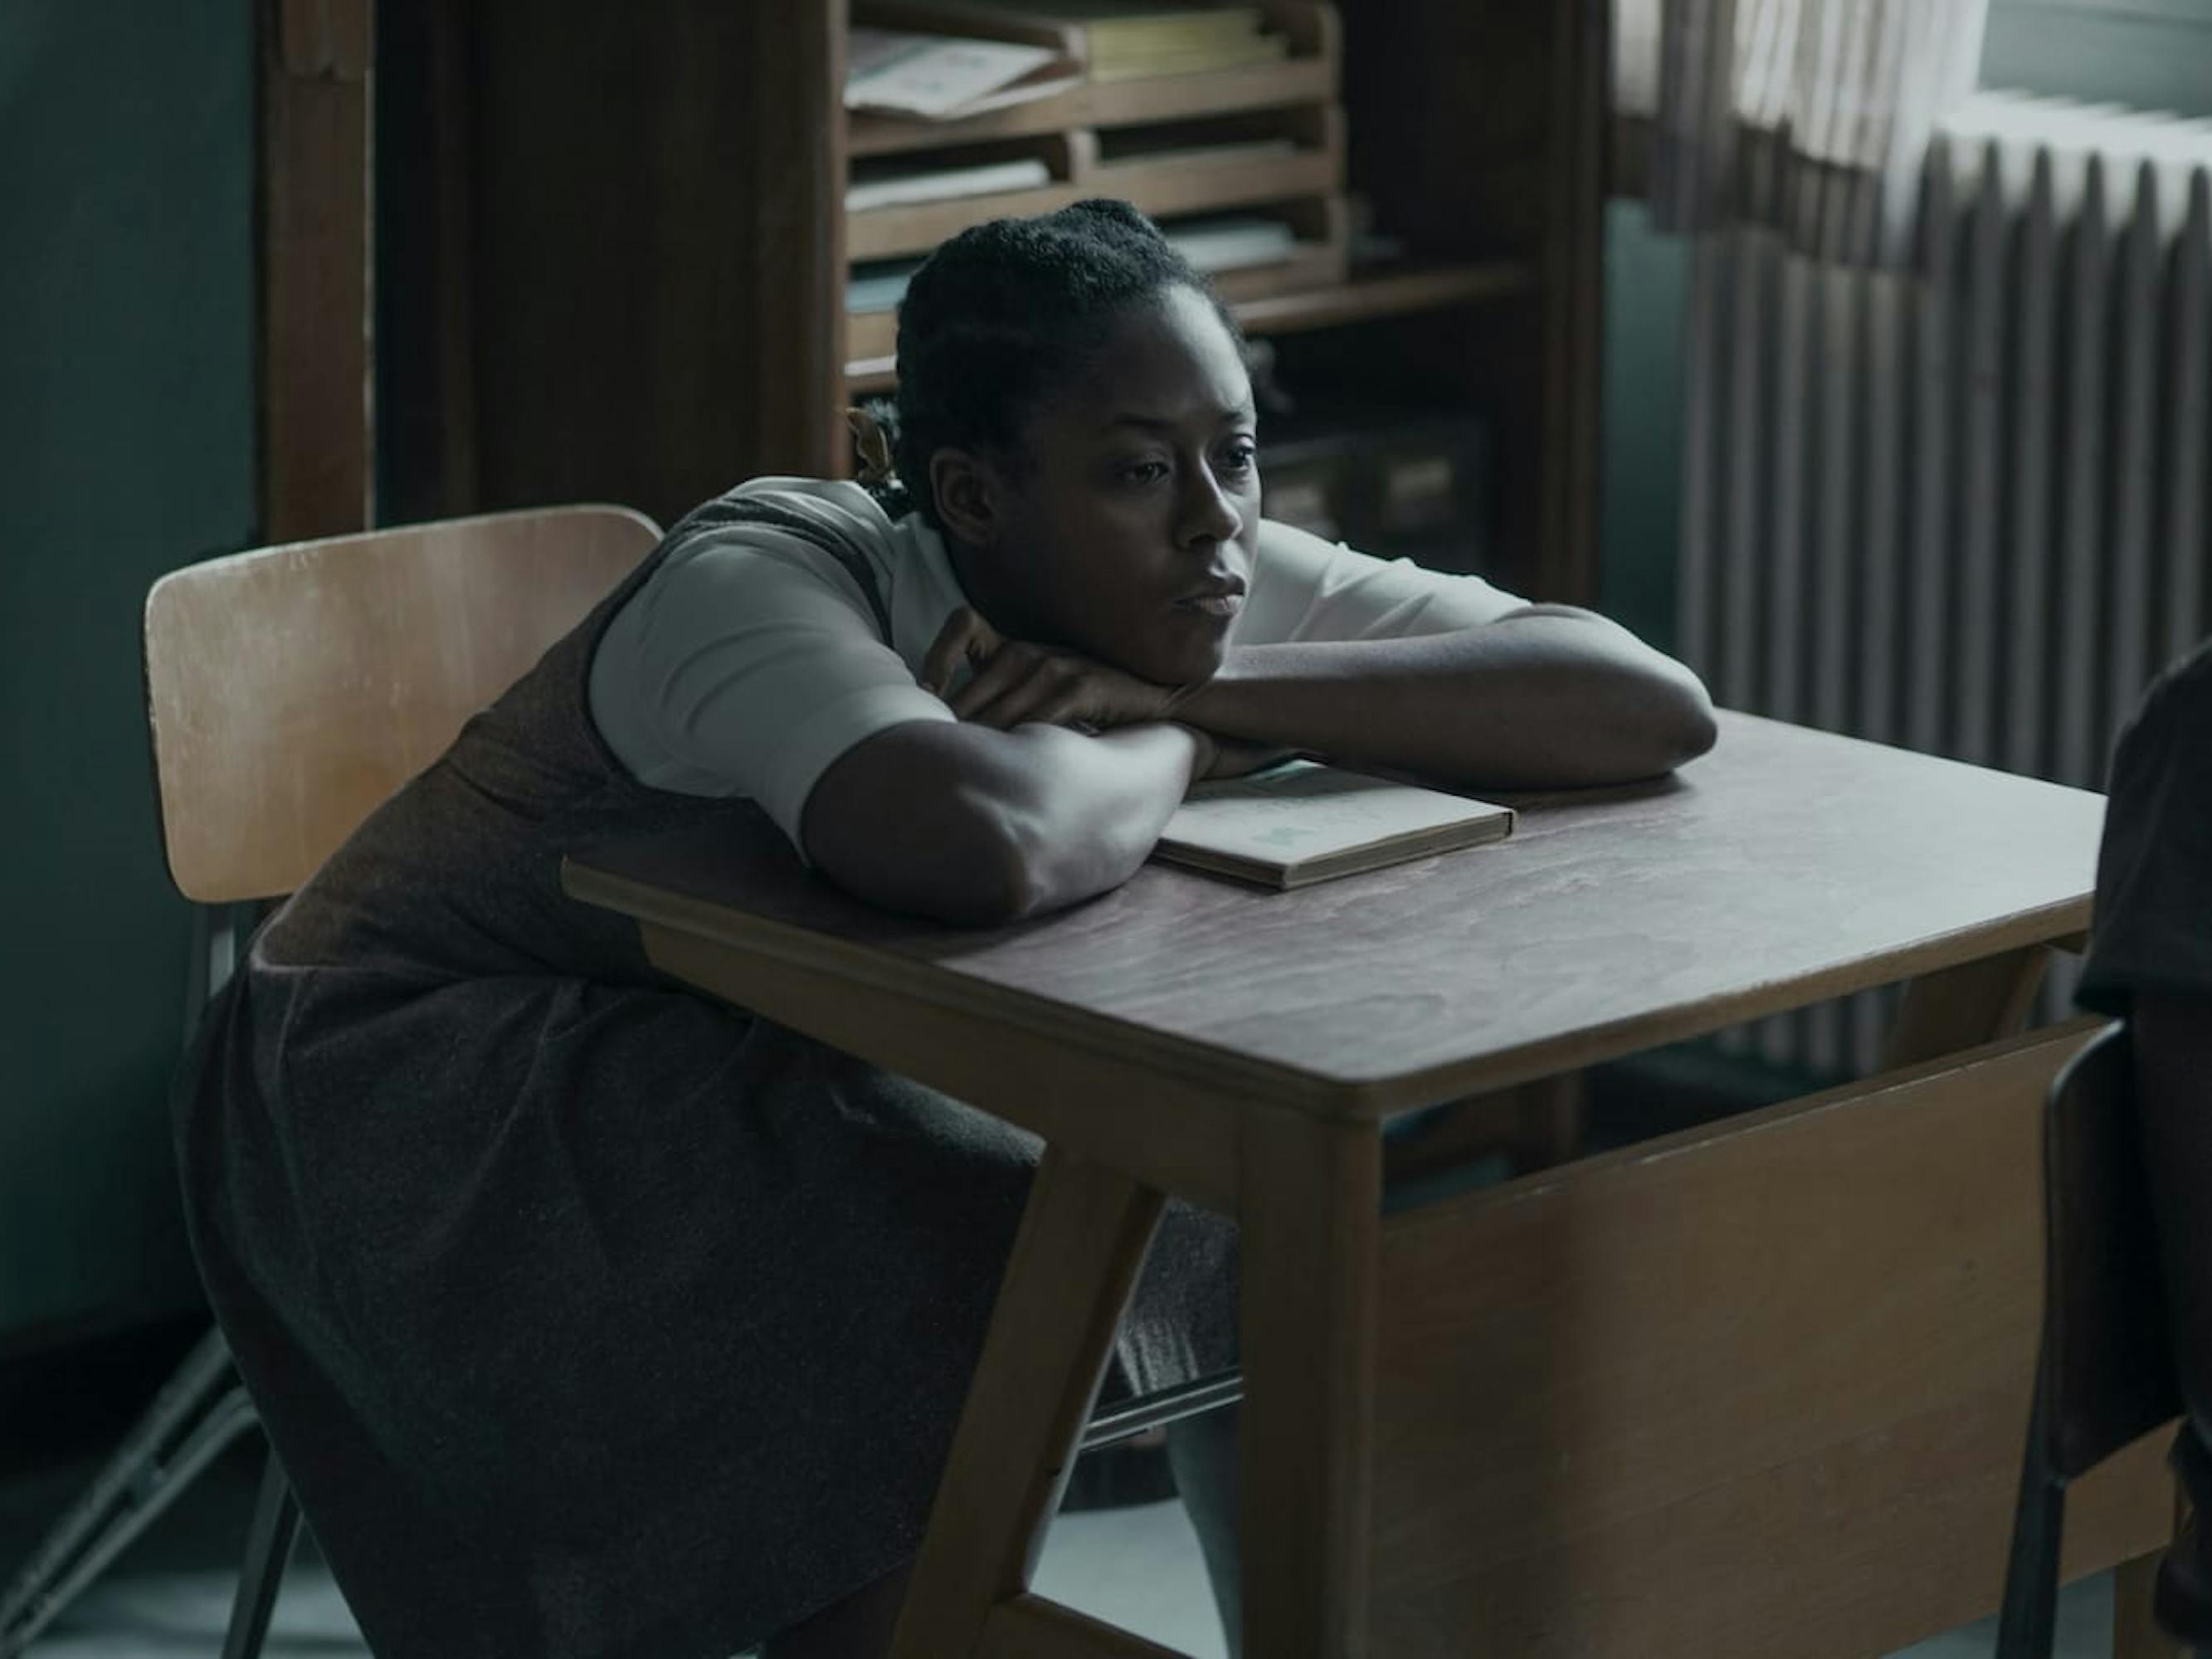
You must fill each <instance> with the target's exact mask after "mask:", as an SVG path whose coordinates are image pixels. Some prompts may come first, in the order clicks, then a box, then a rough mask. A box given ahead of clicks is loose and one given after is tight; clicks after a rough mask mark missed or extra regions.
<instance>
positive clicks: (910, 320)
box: [892, 197, 1242, 527]
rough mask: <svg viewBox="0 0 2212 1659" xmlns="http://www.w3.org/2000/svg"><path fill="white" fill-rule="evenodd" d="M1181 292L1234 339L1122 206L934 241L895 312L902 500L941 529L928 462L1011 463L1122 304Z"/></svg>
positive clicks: (1215, 303) (1195, 282)
mask: <svg viewBox="0 0 2212 1659" xmlns="http://www.w3.org/2000/svg"><path fill="white" fill-rule="evenodd" d="M1177 287H1182V288H1188V289H1193V290H1194V291H1195V292H1197V293H1198V294H1199V295H1200V296H1201V297H1203V298H1204V299H1206V301H1208V302H1209V303H1211V304H1212V307H1213V309H1214V311H1215V313H1216V314H1218V316H1219V317H1220V319H1221V324H1222V326H1223V327H1224V328H1225V329H1227V330H1228V331H1229V334H1230V337H1231V339H1232V340H1237V341H1238V342H1239V343H1240V344H1241V343H1242V336H1241V335H1240V334H1239V332H1238V331H1237V325H1236V322H1235V320H1234V319H1232V318H1231V316H1230V314H1229V311H1228V308H1227V307H1225V306H1224V305H1223V304H1222V303H1221V300H1220V297H1219V296H1218V295H1216V294H1215V293H1214V291H1213V287H1212V283H1208V282H1207V281H1206V278H1205V277H1204V276H1201V275H1200V273H1199V271H1198V270H1197V269H1196V268H1195V267H1194V266H1193V265H1192V264H1191V263H1190V261H1189V260H1188V259H1186V258H1184V257H1183V256H1182V253H1181V252H1178V251H1177V250H1176V247H1175V246H1174V244H1173V243H1171V242H1170V241H1169V240H1168V239H1167V237H1166V235H1165V234H1164V233H1163V232H1162V231H1161V229H1160V228H1159V227H1158V225H1156V224H1154V223H1153V222H1152V221H1151V220H1150V219H1148V218H1146V216H1144V215H1143V214H1142V213H1139V211H1138V210H1136V209H1135V208H1133V207H1131V206H1130V205H1129V204H1127V202H1119V201H1114V200H1110V199H1109V198H1106V197H1094V198H1093V199H1091V200H1089V201H1084V202H1077V203H1075V204H1073V205H1071V206H1068V207H1064V208H1061V209H1060V210H1059V211H1058V212H1056V213H1047V214H1042V215H1040V216H1038V217H1036V218H1034V219H994V220H992V221H990V222H988V223H986V224H981V225H975V226H972V227H970V228H969V229H967V230H963V231H962V232H961V233H960V234H958V235H957V236H955V237H953V238H952V239H951V240H949V241H946V242H945V243H943V244H941V245H940V246H939V247H938V249H937V251H936V252H934V253H933V254H931V255H930V256H929V258H928V259H927V261H926V262H925V263H924V264H922V267H921V270H917V271H916V272H915V274H914V279H913V281H912V282H911V283H908V287H907V291H906V298H905V299H904V301H902V302H901V304H900V306H899V313H898V397H897V402H896V432H895V435H894V437H893V441H892V456H893V459H894V462H895V464H896V470H897V473H898V479H899V482H900V483H901V484H902V485H903V486H904V489H905V493H906V496H907V498H908V503H909V504H911V505H912V506H914V507H918V508H920V509H921V513H922V516H923V517H924V518H925V519H927V520H928V521H929V522H930V523H931V524H933V525H936V524H937V523H938V518H937V503H936V501H935V499H934V495H933V491H932V490H931V489H930V483H929V458H930V457H931V456H932V455H933V454H935V453H937V452H938V451H939V449H943V448H946V447H953V448H960V449H967V448H976V447H991V448H995V449H997V450H999V451H1000V452H1001V453H1006V454H1009V455H1015V456H1018V455H1019V454H1020V453H1021V452H1020V440H1021V428H1022V423H1023V422H1024V420H1025V419H1026V418H1027V417H1028V416H1029V414H1030V410H1031V409H1032V408H1033V407H1034V406H1035V404H1036V403H1037V402H1038V401H1039V400H1040V398H1042V396H1043V394H1044V393H1045V392H1048V390H1050V389H1051V388H1052V387H1054V386H1058V385H1060V384H1063V383H1064V382H1065V380H1066V377H1067V375H1068V374H1069V372H1070V371H1071V370H1073V369H1074V368H1077V367H1079V364H1080V362H1081V361H1082V359H1083V358H1084V356H1085V355H1086V354H1087V353H1089V352H1090V351H1091V350H1092V349H1096V348H1097V346H1098V345H1099V344H1100V343H1102V342H1103V340H1104V338H1105V337H1106V335H1107V333H1108V331H1109V329H1110V328H1111V326H1112V325H1113V324H1114V322H1115V320H1116V319H1118V318H1119V317H1120V316H1121V314H1122V313H1124V312H1126V311H1127V309H1128V308H1129V307H1132V306H1134V305H1139V304H1143V303H1146V302H1148V301H1153V300H1156V299H1157V298H1158V296H1159V295H1161V294H1162V293H1163V292H1164V290H1166V289H1171V288H1177ZM940 527H941V526H940Z"/></svg>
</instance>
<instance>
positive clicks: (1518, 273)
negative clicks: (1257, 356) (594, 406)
mask: <svg viewBox="0 0 2212 1659" xmlns="http://www.w3.org/2000/svg"><path fill="white" fill-rule="evenodd" d="M1537 282H1538V277H1537V273H1536V270H1535V268H1534V266H1532V265H1528V264H1522V263H1521V262H1519V261H1516V260H1511V259H1492V260H1486V261H1482V262H1479V263H1475V264H1463V265H1445V266H1439V267H1437V268H1435V269H1432V270H1386V271H1383V272H1382V273H1380V274H1376V275H1363V274H1358V273H1355V274H1354V275H1352V276H1350V277H1348V278H1347V279H1346V281H1344V282H1342V283H1337V284H1335V285H1334V286H1333V287H1328V288H1313V289H1300V290H1298V291H1297V292H1293V293H1288V294H1279V295H1273V296H1270V297H1267V298H1264V299H1254V300H1243V301H1233V300H1232V301H1231V303H1230V307H1229V309H1230V311H1231V313H1233V314H1234V315H1235V317H1236V319H1237V325H1238V326H1239V327H1241V328H1242V329H1243V331H1245V333H1247V334H1248V335H1273V334H1296V333H1299V332H1302V331H1305V330H1309V329H1321V328H1335V327H1339V326H1340V325H1345V324H1348V323H1361V322H1370V321H1374V320H1376V319H1381V318H1385V317H1399V316H1405V315H1407V314H1410V313H1419V312H1425V311H1437V310H1442V309H1444V308H1446V307H1451V306H1460V305H1471V304H1474V303H1475V302H1477V301H1484V300H1490V299H1495V298H1498V297H1501V296H1504V295H1527V294H1528V293H1531V292H1533V291H1534V289H1535V287H1536V285H1537ZM878 315H879V317H880V320H879V321H878V318H877V317H871V318H870V319H867V320H868V322H869V325H870V326H869V327H868V328H867V329H866V331H864V332H863V333H862V334H861V335H860V338H859V340H858V342H857V343H858V344H860V345H863V346H866V347H867V348H869V355H866V356H854V357H849V358H848V359H847V360H846V363H845V385H846V388H847V390H848V391H850V392H855V393H863V392H885V391H888V390H890V388H891V387H892V386H894V385H896V376H895V374H894V372H893V371H894V369H895V368H896V362H895V360H894V358H893V356H892V352H891V347H892V344H893V343H894V339H895V330H894V328H893V326H892V319H891V315H890V313H879V314H878Z"/></svg>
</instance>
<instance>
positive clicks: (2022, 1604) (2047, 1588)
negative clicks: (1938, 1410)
mask: <svg viewBox="0 0 2212 1659" xmlns="http://www.w3.org/2000/svg"><path fill="white" fill-rule="evenodd" d="M2038 1369H2039V1370H2040V1367H2039V1368H2038ZM2045 1410H2046V1407H2045V1403H2044V1389H2043V1383H2042V1382H2041V1380H2040V1378H2039V1379H2038V1381H2037V1383H2036V1388H2035V1405H2034V1407H2033V1410H2032V1411H2031V1412H2030V1413H2029V1414H2028V1422H2027V1452H2026V1454H2025V1455H2023V1456H2022V1458H2021V1472H2020V1503H2019V1505H2018V1507H2017V1508H2015V1510H2014V1511H2013V1521H2012V1551H2011V1553H2010V1555H2009V1556H2008V1558H2007V1559H2006V1562H2005V1586H2004V1605H2003V1608H2002V1613H2000V1615H1999V1617H1998V1620H1997V1650H1996V1659H2051V1643H2052V1641H2053V1639H2054V1638H2055V1631H2056V1626H2057V1618H2058V1548H2059V1545H2060V1543H2061V1541H2063V1539H2064V1537H2065V1534H2066V1486H2065V1482H2064V1481H2063V1480H2060V1479H2059V1477H2058V1474H2057V1470H2055V1469H2053V1468H2051V1459H2050V1455H2049V1451H2048V1447H2049V1444H2050V1441H2049V1437H2048V1434H2047V1432H2046V1430H2047V1428H2048V1424H2047V1422H2046V1419H2045Z"/></svg>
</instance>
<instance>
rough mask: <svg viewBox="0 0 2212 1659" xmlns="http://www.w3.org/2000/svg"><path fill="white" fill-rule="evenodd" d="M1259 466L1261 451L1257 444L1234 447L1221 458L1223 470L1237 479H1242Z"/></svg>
mask: <svg viewBox="0 0 2212 1659" xmlns="http://www.w3.org/2000/svg"><path fill="white" fill-rule="evenodd" d="M1221 465H1222V470H1223V471H1225V472H1228V473H1230V474H1231V475H1232V476H1234V477H1243V475H1244V474H1245V473H1247V472H1249V471H1251V470H1252V469H1253V468H1254V467H1255V466H1257V465H1260V450H1259V447H1258V446H1257V445H1256V444H1249V443H1244V444H1235V445H1232V446H1231V447H1230V449H1229V451H1228V453H1226V454H1225V455H1223V456H1222V458H1221Z"/></svg>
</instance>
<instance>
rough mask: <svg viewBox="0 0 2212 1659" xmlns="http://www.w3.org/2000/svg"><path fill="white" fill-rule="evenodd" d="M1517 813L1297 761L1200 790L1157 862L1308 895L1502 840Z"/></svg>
mask: <svg viewBox="0 0 2212 1659" xmlns="http://www.w3.org/2000/svg"><path fill="white" fill-rule="evenodd" d="M1513 817H1514V815H1513V809H1512V808H1511V807H1510V806H1499V805H1496V804H1494V803H1493V802H1490V801H1481V800H1473V799H1468V797H1467V796H1464V795H1454V794H1448V793H1445V792H1444V791H1443V790H1441V789H1425V788H1422V787H1420V786H1419V785H1417V784H1411V783H1398V782H1394V781H1391V780H1389V779H1387V778H1377V777H1370V776H1369V775H1367V774H1365V773H1364V772H1352V771H1346V769H1343V768H1341V767H1335V766H1324V765H1322V764H1320V763H1316V762H1313V761H1291V762H1289V763H1286V764H1285V765H1282V766H1277V767H1273V768H1270V769H1268V770H1267V771H1265V772H1258V773H1255V774H1254V775H1251V776H1250V777H1246V778H1226V779H1223V780H1221V781H1218V782H1214V783H1201V784H1200V785H1198V786H1197V787H1194V789H1192V791H1191V792H1190V794H1189V796H1188V798H1187V799H1185V800H1184V802H1183V804H1182V806H1180V807H1178V808H1177V809H1176V813H1175V816H1174V817H1170V819H1169V820H1168V823H1167V828H1166V829H1164V830H1162V831H1161V832H1160V839H1159V844H1158V846H1157V847H1156V848H1153V850H1152V857H1153V858H1154V860H1157V861H1158V862H1160V863H1163V864H1173V865H1180V866H1184V867H1186V868H1188V869H1193V870H1200V871H1203V872H1206V874H1208V875H1216V876H1227V877H1230V878H1232V879H1235V880H1238V881H1246V882H1251V883H1255V884H1258V885H1260V886H1262V887H1275V888H1284V889H1289V888H1293V887H1308V886H1311V885H1312V884H1314V883H1316V882H1321V881H1329V880H1333V879H1334V878H1336V877H1339V876H1354V875H1359V874H1363V873H1364V872H1367V871H1370V870H1381V869H1384V868H1386V867H1388V866H1390V865H1394V864H1404V863H1407V862H1409V861H1411V860H1414V859H1421V858H1427V857H1429V856H1431V854H1437V853H1449V852H1456V851H1458V850H1459V849H1461V848H1467V847H1479V846H1481V845H1483V844H1484V843H1486V842H1494V841H1503V840H1504V839H1505V838H1506V837H1507V836H1510V835H1511V834H1512V833H1513Z"/></svg>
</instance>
